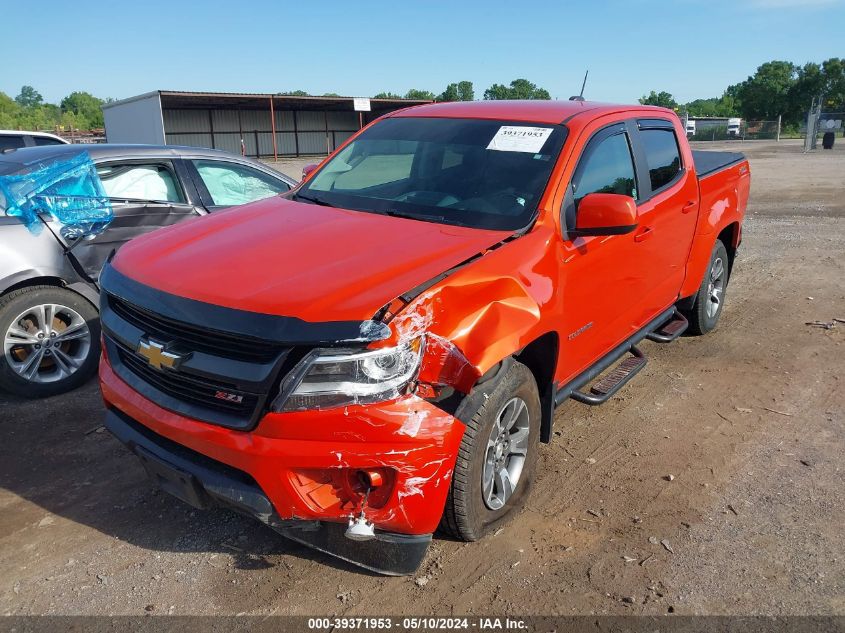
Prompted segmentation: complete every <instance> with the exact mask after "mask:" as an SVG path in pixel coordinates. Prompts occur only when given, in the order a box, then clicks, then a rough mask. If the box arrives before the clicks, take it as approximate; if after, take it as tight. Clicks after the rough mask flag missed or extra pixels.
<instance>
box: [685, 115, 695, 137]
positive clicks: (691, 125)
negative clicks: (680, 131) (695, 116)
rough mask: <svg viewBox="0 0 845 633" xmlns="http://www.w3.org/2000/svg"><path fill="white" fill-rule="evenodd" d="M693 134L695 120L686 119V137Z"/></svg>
mask: <svg viewBox="0 0 845 633" xmlns="http://www.w3.org/2000/svg"><path fill="white" fill-rule="evenodd" d="M693 136H695V121H692V120H690V119H687V138H692V137H693Z"/></svg>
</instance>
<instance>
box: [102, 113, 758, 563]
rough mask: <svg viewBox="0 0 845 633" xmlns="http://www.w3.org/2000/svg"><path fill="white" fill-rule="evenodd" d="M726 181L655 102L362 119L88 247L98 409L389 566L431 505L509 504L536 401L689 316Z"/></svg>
mask: <svg viewBox="0 0 845 633" xmlns="http://www.w3.org/2000/svg"><path fill="white" fill-rule="evenodd" d="M749 184H750V173H749V166H748V163H747V162H746V160H745V159H744V157H743V156H742V155H741V154H735V153H716V152H693V151H691V150H690V147H689V145H688V143H687V140H686V132H685V130H684V128H683V125H682V124H681V122H680V120H679V119H678V117H677V116H676V115H675V114H674V113H673V112H671V111H669V110H665V109H660V108H653V107H643V106H614V105H603V104H596V103H590V102H583V101H580V102H579V101H568V102H560V101H529V102H507V101H491V102H480V103H479V102H476V103H443V104H432V105H424V106H419V107H414V108H410V109H406V110H402V111H399V112H396V113H392V114H389V115H386V116H384V117H382V118H381V119H379V120H378V121H376V122H374V123H373V124H371V125H369V126H368V127H366V128H364V129H363V130H362V131H361V132H359V133H358V134H357V135H355V136H354V137H352V138H351V139H350V140H349V141H348V142H347V143H346V144H344V145H343V146H342V147H340V148H339V149H338V150H337V151H336V152H335V153H334V154H333V155H331V156H330V157H328V158H327V159H326V160H325V161H323V163H322V164H321V165H320V166H319V167H318V168H317V169H315V170H313V171H311V172H310V173H309V174H308V177H307V178H306V180H305V181H304V182H303V183H301V184H300V185H299V186H298V187H296V188H295V189H294V190H292V191H291V192H289V193H286V194H282V195H280V196H277V197H274V198H269V199H266V200H262V201H260V202H255V203H252V204H249V205H245V206H243V207H240V208H238V209H233V210H230V211H222V212H220V213H216V214H213V215H208V216H205V217H201V218H197V219H194V220H189V221H187V222H183V223H180V224H179V225H177V226H172V227H168V228H165V229H161V230H158V231H155V232H153V233H151V234H149V235H147V236H144V237H140V238H138V239H135V240H133V241H131V242H130V243H129V244H127V245H126V246H124V247H123V248H122V249H121V250H120V251H119V253H117V255H116V256H115V257H113V258H112V259H111V260H110V261H109V262H108V263H107V264H106V266H105V268H104V270H103V272H102V274H101V276H100V282H101V286H102V291H103V292H102V295H101V315H102V316H101V319H102V332H103V340H104V345H103V356H102V362H101V365H100V379H101V384H102V393H103V397H104V400H105V404H106V407H107V418H106V426H107V428H108V429H109V430H110V431H111V432H112V433H113V434H114V435H115V436H117V437H118V438H119V439H120V440H121V441H122V442H124V443H125V444H126V445H127V446H128V447H129V448H130V449H131V451H132V452H133V453H135V455H137V457H138V458H140V460H141V462H142V463H143V465H144V466H145V468H146V470H147V472H148V473H149V475H150V476H151V478H152V479H153V480H155V481H156V482H157V483H158V485H159V486H160V487H161V488H163V489H164V490H166V491H168V492H170V493H172V494H173V495H175V496H176V497H178V498H180V499H182V500H184V501H186V502H188V503H190V504H192V505H194V506H197V507H208V506H225V507H228V508H231V509H233V510H236V511H239V512H241V513H245V514H248V515H251V516H254V517H257V518H258V519H260V520H261V521H263V522H264V523H266V524H268V525H269V526H271V527H272V528H274V529H276V530H277V531H278V532H280V533H281V534H283V535H284V536H286V537H288V538H290V539H293V540H295V541H298V542H300V543H304V544H306V545H309V546H311V547H313V548H316V549H319V550H322V551H324V552H328V553H330V554H333V555H335V556H338V557H341V558H343V559H345V560H348V561H351V562H353V563H356V564H358V565H361V566H364V567H367V568H369V569H372V570H376V571H378V572H382V573H386V574H407V573H412V572H413V571H414V570H415V569H416V568H417V566H418V565H419V563H420V561H421V560H422V558H423V556H424V554H425V551H426V549H427V547H428V543H429V542H430V540H431V537H432V534H433V533H434V532H435V531H436V530H437V529H438V527H439V528H440V529H441V530H443V531H445V532H446V533H448V534H450V535H452V536H454V537H456V538H459V539H463V540H467V541H474V540H476V539H479V538H481V537H482V536H484V534H485V533H487V532H489V531H490V530H491V529H494V528H495V527H496V526H498V525H500V524H501V522H502V521H503V520H504V519H505V518H506V517H507V516H508V515H513V514H514V513H515V511H516V510H518V509H519V508H520V506H522V505H523V504H524V502H525V499H526V496H527V494H528V493H529V490H530V488H531V482H532V478H533V477H534V476H535V471H536V468H537V456H538V452H539V446H540V443H544V442H549V440H550V438H551V437H552V425H553V424H554V411H555V408H556V407H558V406H559V405H561V404H563V403H564V402H566V401H567V400H569V399H574V400H576V401H578V402H581V403H584V404H588V405H598V404H601V403H603V402H605V401H606V400H608V399H609V398H610V397H612V396H613V394H615V393H616V392H617V391H618V390H619V389H620V388H621V387H622V386H623V385H624V384H625V383H626V382H627V381H629V380H630V379H631V378H632V377H633V376H635V375H636V374H637V372H638V371H639V370H640V369H642V367H643V366H644V365H645V363H646V357H645V355H644V353H643V352H642V351H641V343H642V342H643V341H645V340H650V341H653V342H655V343H669V342H671V341H673V340H675V339H676V338H678V336H679V335H680V334H682V333H683V332H684V331H687V332H690V333H693V334H704V333H707V332H709V331H710V330H712V329H713V328H714V327H715V326H716V324H717V322H718V320H719V316H720V314H721V312H722V308H723V306H724V299H725V290H726V288H727V284H728V279H729V276H730V272H731V267H732V265H733V262H734V258H735V255H736V252H737V248H738V246H739V244H740V240H741V236H742V221H743V216H744V212H745V207H746V202H747V199H748V192H749ZM562 422H563V421H562V420H560V419H558V424H560V423H562Z"/></svg>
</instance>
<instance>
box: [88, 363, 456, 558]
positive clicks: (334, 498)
mask: <svg viewBox="0 0 845 633" xmlns="http://www.w3.org/2000/svg"><path fill="white" fill-rule="evenodd" d="M100 381H101V386H102V392H103V398H104V400H105V403H106V406H107V408H108V409H109V413H108V417H107V426H108V428H109V430H111V432H112V433H114V434H115V435H116V436H117V437H118V438H119V439H120V440H121V441H123V442H124V443H125V444H126V445H127V446H129V447H130V449H131V450H132V451H133V452H134V453H135V454H136V455H139V457H140V458H141V459H142V462H144V464H145V467H146V468H147V471H148V472H149V473H150V475H151V476H152V477H153V479H155V480H157V481H158V483H159V485H161V486H162V487H163V488H164V489H165V490H166V491H168V492H171V493H173V494H175V495H176V496H177V497H180V498H182V499H183V500H185V501H187V502H188V503H192V504H193V505H197V506H198V507H206V506H209V505H224V506H227V507H231V508H232V509H235V510H237V511H239V512H242V513H245V514H249V515H252V516H255V517H256V518H258V519H260V520H261V521H263V522H264V523H266V524H267V525H270V526H271V527H273V528H274V529H276V530H278V531H279V532H281V533H282V534H283V535H284V536H287V537H288V538H291V539H293V540H296V541H299V542H301V543H303V544H306V545H309V546H312V547H315V548H316V549H320V550H322V551H325V552H327V553H330V554H334V555H336V556H339V557H340V558H343V559H345V560H349V561H350V562H353V563H356V564H359V565H362V566H364V567H367V568H370V569H373V570H376V571H379V572H382V573H391V574H406V573H412V572H413V571H414V569H416V566H417V565H418V564H419V562H420V561H421V560H422V556H423V555H424V554H425V550H426V548H427V545H428V542H429V540H430V538H431V534H432V533H433V532H434V530H435V529H436V528H437V525H438V523H439V521H440V517H441V515H442V512H443V507H444V504H445V501H446V496H447V494H448V490H449V486H450V483H451V477H452V471H453V468H454V462H455V458H456V456H457V453H458V448H459V446H460V442H461V438H462V436H463V432H464V426H463V424H462V423H461V422H459V421H458V420H456V419H455V418H453V417H452V416H451V415H449V414H448V413H446V412H444V411H442V410H441V409H438V408H437V407H435V406H433V405H432V404H430V403H428V402H426V401H424V400H421V399H420V398H417V397H416V396H406V397H404V398H401V399H399V400H395V401H392V402H387V403H383V404H380V405H375V406H373V405H370V406H366V407H365V406H356V407H346V408H339V409H328V410H322V411H306V412H297V413H286V414H275V413H268V414H266V415H265V416H264V417H263V418H262V419H261V421H260V422H259V424H258V425H257V427H256V428H255V429H254V430H252V431H237V430H232V429H227V428H224V427H220V426H216V425H214V424H209V423H206V422H200V421H197V420H192V419H190V418H187V417H184V416H182V415H179V414H176V413H174V412H171V411H168V410H166V409H164V408H162V407H160V406H158V405H157V404H155V403H154V402H152V401H150V400H148V399H146V398H144V397H143V396H141V395H140V394H139V393H137V392H136V391H134V390H133V389H132V388H131V387H129V385H127V384H126V383H125V382H124V381H123V380H121V378H120V377H119V376H117V375H116V374H115V373H114V371H113V370H112V368H111V367H110V365H109V363H108V361H107V360H106V359H105V358H104V359H103V360H102V361H101V364H100ZM372 469H380V470H381V472H385V473H389V477H387V478H386V479H387V481H388V482H389V484H390V488H389V490H386V489H385V490H384V491H383V494H381V497H380V498H379V499H378V501H377V503H373V504H372V506H371V505H368V506H367V507H366V508H365V516H366V518H367V519H368V520H369V521H370V522H372V523H373V524H374V525H375V528H376V539H375V540H373V541H365V542H360V541H351V540H348V539H345V538H343V536H342V534H343V531H344V529H345V524H346V522H347V521H348V518H349V516H350V515H351V514H357V510H358V509H360V500H361V499H360V496H356V494H355V492H354V491H351V490H350V489H349V487H348V486H343V485H339V484H338V482H339V481H340V480H342V479H343V477H340V478H339V477H338V475H339V474H350V473H356V472H358V471H359V470H372ZM371 496H373V497H375V496H376V495H371Z"/></svg>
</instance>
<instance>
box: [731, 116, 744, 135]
mask: <svg viewBox="0 0 845 633" xmlns="http://www.w3.org/2000/svg"><path fill="white" fill-rule="evenodd" d="M741 125H742V119H739V118H731V119H728V136H730V137H734V138H739V136H740V127H741Z"/></svg>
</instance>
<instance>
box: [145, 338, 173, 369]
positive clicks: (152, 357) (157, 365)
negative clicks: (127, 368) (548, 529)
mask: <svg viewBox="0 0 845 633" xmlns="http://www.w3.org/2000/svg"><path fill="white" fill-rule="evenodd" d="M138 354H139V355H140V356H143V357H144V358H146V359H147V362H148V363H149V364H150V367H152V368H154V369H158V370H159V371H161V368H162V367H167V368H168V369H176V366H177V365H178V364H179V361H181V360H182V357H181V356H179V354H174V353H172V352H166V351H164V345H162V344H161V343H159V342H157V341H153V340H148V341H145V340H143V339H142V340H141V342H140V343H138Z"/></svg>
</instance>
